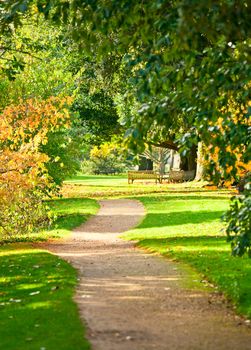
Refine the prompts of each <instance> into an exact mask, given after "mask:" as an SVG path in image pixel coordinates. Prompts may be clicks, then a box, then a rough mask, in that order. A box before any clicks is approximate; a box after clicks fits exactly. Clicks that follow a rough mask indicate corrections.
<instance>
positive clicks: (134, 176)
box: [127, 170, 161, 184]
mask: <svg viewBox="0 0 251 350" xmlns="http://www.w3.org/2000/svg"><path fill="white" fill-rule="evenodd" d="M127 174H128V183H129V184H130V183H131V184H133V181H134V180H155V182H156V183H157V182H159V183H160V182H161V177H160V175H159V174H158V173H157V172H156V171H153V170H138V171H128V173H127Z"/></svg>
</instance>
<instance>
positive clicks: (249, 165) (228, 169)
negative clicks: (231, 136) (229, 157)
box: [208, 101, 251, 187]
mask: <svg viewBox="0 0 251 350" xmlns="http://www.w3.org/2000/svg"><path fill="white" fill-rule="evenodd" d="M248 106H251V102H248ZM222 112H223V113H226V112H227V113H228V116H226V115H227V114H225V116H224V118H225V119H226V118H228V120H231V121H232V122H233V124H234V125H236V126H237V124H239V125H240V124H243V125H248V126H251V120H250V119H248V118H247V117H246V113H247V108H246V107H245V106H239V105H238V106H237V104H236V103H235V102H233V101H231V102H230V103H229V106H228V107H227V108H226V109H224V110H222ZM224 118H223V117H219V118H218V120H217V123H216V126H217V127H218V132H220V133H221V134H222V135H224V134H227V133H229V131H230V127H229V126H228V124H227V123H224V121H225V119H224ZM211 136H212V138H215V137H216V135H215V134H214V133H212V135H211ZM222 151H224V152H225V153H230V154H234V156H235V163H234V164H233V165H231V164H226V165H225V169H224V170H225V173H226V174H229V180H228V181H225V182H224V186H225V187H230V186H231V184H232V182H233V180H234V179H233V177H232V176H231V174H232V171H233V170H236V176H237V177H239V178H240V177H242V176H243V175H245V174H246V173H247V172H251V161H248V162H244V161H243V152H244V151H245V148H244V147H243V145H241V144H239V145H233V144H232V143H231V140H230V141H229V142H228V143H226V145H225V149H224V150H222V148H220V147H218V146H216V147H213V145H210V146H209V147H208V154H209V160H212V161H213V162H214V164H215V166H216V170H217V171H218V172H219V173H221V172H222V170H223V169H221V167H220V165H219V155H220V152H222Z"/></svg>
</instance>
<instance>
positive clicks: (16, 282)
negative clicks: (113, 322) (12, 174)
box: [0, 198, 98, 350]
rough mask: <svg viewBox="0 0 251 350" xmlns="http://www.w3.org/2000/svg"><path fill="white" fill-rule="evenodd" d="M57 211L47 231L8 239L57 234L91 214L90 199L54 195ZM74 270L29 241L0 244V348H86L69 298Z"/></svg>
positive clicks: (93, 204) (39, 238) (63, 233)
mask: <svg viewBox="0 0 251 350" xmlns="http://www.w3.org/2000/svg"><path fill="white" fill-rule="evenodd" d="M49 205H50V206H51V208H52V209H53V210H54V212H55V213H57V215H58V219H57V221H56V223H55V224H54V225H53V226H52V227H51V228H50V229H49V230H47V231H43V232H37V233H33V234H30V235H19V236H18V237H12V238H10V239H8V240H6V241H12V242H17V241H19V242H34V241H42V240H46V239H48V238H60V237H63V236H66V235H68V234H70V232H71V230H72V229H73V228H74V227H76V226H78V225H80V224H81V223H82V222H84V221H85V220H86V219H87V218H88V217H89V216H90V215H92V214H95V212H96V211H97V209H98V204H97V202H96V201H95V200H93V199H87V198H74V199H68V198H66V199H57V200H53V201H50V202H49ZM76 283H77V273H76V271H75V269H73V267H71V265H70V264H68V263H67V262H65V261H63V260H62V259H59V258H58V257H56V256H54V255H52V254H50V253H48V252H46V251H44V250H39V249H34V248H33V247H32V246H31V244H30V243H12V244H5V245H2V246H1V247H0V349H4V350H29V349H30V350H35V349H40V350H41V349H44V350H50V349H52V350H54V349H58V350H78V349H79V350H80V349H81V350H85V349H89V348H90V347H89V344H88V342H87V341H86V340H84V330H83V325H82V323H81V321H80V319H79V315H78V310H77V307H76V305H75V303H74V302H73V300H72V296H73V294H74V290H75V286H76Z"/></svg>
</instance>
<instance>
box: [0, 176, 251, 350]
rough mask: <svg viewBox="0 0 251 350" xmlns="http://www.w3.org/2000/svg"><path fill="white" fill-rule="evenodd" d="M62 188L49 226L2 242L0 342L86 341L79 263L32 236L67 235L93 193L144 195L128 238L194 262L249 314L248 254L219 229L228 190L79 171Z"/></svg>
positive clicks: (22, 347) (21, 348)
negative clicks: (233, 251) (233, 250)
mask: <svg viewBox="0 0 251 350" xmlns="http://www.w3.org/2000/svg"><path fill="white" fill-rule="evenodd" d="M63 193H64V197H63V198H61V199H56V200H51V201H48V204H49V205H50V207H51V208H52V210H53V211H54V212H55V213H56V214H57V216H58V219H57V221H56V222H55V224H54V225H53V226H52V227H51V228H50V229H48V230H45V231H43V232H35V233H33V234H31V235H19V236H18V237H12V238H11V239H8V240H6V242H24V243H12V244H5V245H3V246H2V247H0V264H1V265H0V266H1V267H0V284H1V288H0V311H1V312H0V326H1V328H0V329H1V331H0V349H5V350H17V349H18V350H26V349H28V350H29V349H30V350H33V349H40V350H41V349H46V350H49V349H53V350H54V349H59V350H64V349H65V350H78V349H83V350H84V349H88V348H89V345H88V343H87V342H86V341H85V340H84V338H83V326H82V324H81V322H80V320H79V316H78V312H77V308H76V305H75V304H74V303H73V302H72V295H73V293H74V288H75V285H76V271H75V270H74V269H73V268H72V267H71V266H70V265H69V264H68V263H66V262H65V261H63V260H61V259H59V258H58V257H56V256H53V255H51V254H49V253H48V252H46V251H42V250H38V249H34V248H32V246H31V245H30V243H29V242H34V241H41V240H47V239H48V238H61V237H65V236H66V235H68V234H69V233H70V232H71V230H72V229H73V228H74V227H76V226H78V225H80V224H81V223H82V222H84V221H85V220H87V218H88V217H89V216H90V215H93V214H95V213H96V211H97V209H98V207H99V206H98V203H97V202H96V200H95V199H94V198H109V197H112V198H115V197H130V198H137V199H139V200H141V201H142V203H143V204H144V206H145V208H146V210H147V216H146V218H145V219H144V221H143V222H142V223H141V224H140V225H139V226H138V227H137V228H135V229H133V230H131V231H129V232H127V233H126V234H125V235H124V238H125V239H137V240H138V245H139V246H140V247H142V248H144V249H147V250H150V251H153V252H158V253H160V254H163V255H164V256H167V257H169V258H171V259H176V260H177V261H180V262H182V263H185V265H182V267H183V266H190V267H192V268H193V269H194V270H195V271H198V272H199V273H200V274H201V277H200V278H201V279H203V280H204V279H207V280H209V281H210V282H213V283H214V284H215V285H216V286H217V287H218V288H219V290H221V291H223V292H224V293H225V294H226V295H227V296H228V297H229V298H230V299H231V300H232V301H233V302H234V303H235V304H236V305H237V308H238V310H239V312H241V313H243V314H245V315H248V316H249V317H251V298H250V296H251V260H250V259H248V258H246V257H244V258H233V257H231V255H230V247H229V244H228V243H226V237H225V235H224V234H223V232H221V229H222V223H221V221H220V216H221V215H222V213H223V212H224V211H225V210H226V208H227V207H228V201H229V191H226V190H221V191H210V190H208V189H206V188H202V186H201V184H198V183H185V184H162V185H159V184H158V185H156V184H155V183H151V182H150V183H148V184H146V183H141V182H135V183H134V184H133V185H128V184H127V178H126V176H100V175H99V176H84V175H79V176H77V177H75V178H73V179H71V180H68V181H67V182H66V184H65V186H64V189H63ZM87 197H90V198H87ZM27 242H28V243H27ZM196 278H197V277H196ZM66 315H67V317H66Z"/></svg>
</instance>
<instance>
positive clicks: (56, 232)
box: [0, 198, 99, 244]
mask: <svg viewBox="0 0 251 350" xmlns="http://www.w3.org/2000/svg"><path fill="white" fill-rule="evenodd" d="M47 204H48V206H49V207H50V210H52V212H53V213H54V214H55V215H56V217H57V219H56V220H55V221H54V222H53V224H52V225H51V226H50V227H48V228H47V229H45V230H41V231H35V232H33V233H29V234H22V233H21V234H20V235H17V236H10V237H5V238H3V239H1V241H0V243H2V244H3V243H14V242H41V241H47V240H48V239H52V238H55V239H56V238H63V237H66V236H67V235H69V234H70V233H71V230H72V229H73V228H75V227H77V226H79V225H81V224H82V223H83V222H85V221H86V220H87V219H88V217H90V215H94V214H95V213H96V212H97V210H98V208H99V205H98V203H97V201H96V200H94V199H90V198H58V199H54V200H50V201H47Z"/></svg>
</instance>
